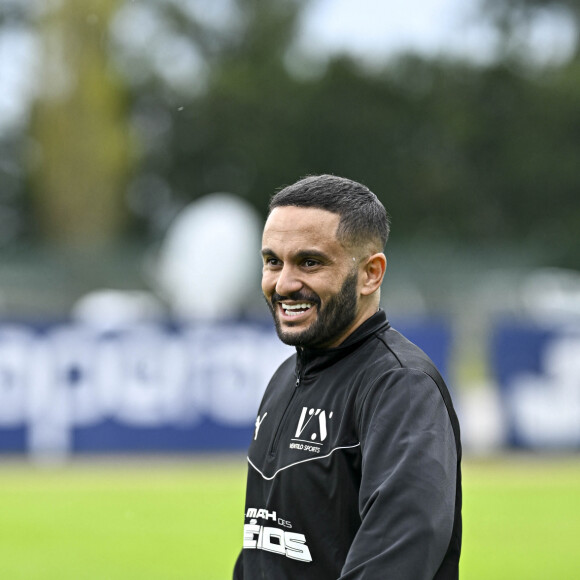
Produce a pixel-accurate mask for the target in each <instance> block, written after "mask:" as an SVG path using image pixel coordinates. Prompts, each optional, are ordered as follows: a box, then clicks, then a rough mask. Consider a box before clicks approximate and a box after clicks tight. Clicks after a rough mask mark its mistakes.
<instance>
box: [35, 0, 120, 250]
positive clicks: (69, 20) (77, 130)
mask: <svg viewBox="0 0 580 580" xmlns="http://www.w3.org/2000/svg"><path fill="white" fill-rule="evenodd" d="M118 4H119V3H118V1H117V0H90V1H88V2H78V1H77V0H63V1H62V2H60V3H55V4H54V6H53V7H52V8H50V9H46V10H45V12H44V15H43V16H42V19H41V22H40V39H41V45H42V62H41V71H40V80H39V89H40V91H39V97H38V99H37V101H36V103H35V106H34V111H33V115H32V122H31V133H32V135H33V138H34V141H35V148H33V149H32V150H31V157H30V161H31V164H32V174H31V178H32V179H31V195H32V199H33V202H34V204H33V207H34V213H35V216H36V218H37V224H38V228H39V230H40V232H41V235H42V236H43V237H44V238H45V239H48V240H51V241H53V242H57V243H62V244H67V245H94V244H97V245H98V244H102V243H106V242H108V241H111V240H113V239H115V238H116V237H117V236H119V235H120V234H121V233H122V232H123V230H124V228H125V225H126V221H127V211H126V205H125V186H126V181H127V178H128V169H129V159H130V153H129V145H130V143H129V132H128V127H127V118H126V104H127V103H126V97H125V91H124V88H123V83H122V82H121V79H119V78H118V77H117V76H116V75H115V73H114V72H113V70H112V68H111V66H110V63H109V58H108V26H109V22H110V19H111V17H112V15H113V14H114V12H115V10H116V8H117V7H118Z"/></svg>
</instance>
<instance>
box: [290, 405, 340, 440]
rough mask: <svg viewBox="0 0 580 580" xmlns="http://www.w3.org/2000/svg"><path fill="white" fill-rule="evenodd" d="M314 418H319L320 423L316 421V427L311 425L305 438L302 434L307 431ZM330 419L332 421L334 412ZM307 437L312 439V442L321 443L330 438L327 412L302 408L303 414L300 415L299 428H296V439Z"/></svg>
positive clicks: (329, 415) (330, 414)
mask: <svg viewBox="0 0 580 580" xmlns="http://www.w3.org/2000/svg"><path fill="white" fill-rule="evenodd" d="M314 417H318V422H316V421H315V423H314V425H310V429H308V432H307V434H306V435H304V436H303V435H302V434H303V433H304V431H306V428H307V427H308V426H309V424H310V422H311V421H312V419H314ZM328 419H332V411H331V412H330V413H329V414H328ZM316 427H318V430H316ZM307 436H309V437H310V441H320V442H321V443H322V441H324V440H325V439H326V437H327V436H328V430H327V415H326V411H323V410H321V409H309V408H308V407H302V413H301V414H300V420H299V421H298V427H297V428H296V433H295V435H294V437H296V439H299V438H302V439H303V438H304V437H307Z"/></svg>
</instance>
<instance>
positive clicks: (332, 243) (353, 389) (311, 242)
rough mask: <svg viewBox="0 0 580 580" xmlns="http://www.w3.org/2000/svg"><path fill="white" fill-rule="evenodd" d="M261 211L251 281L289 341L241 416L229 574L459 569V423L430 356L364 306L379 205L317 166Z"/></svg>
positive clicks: (278, 577) (375, 276) (369, 294)
mask: <svg viewBox="0 0 580 580" xmlns="http://www.w3.org/2000/svg"><path fill="white" fill-rule="evenodd" d="M269 209H270V213H269V216H268V219H267V221H266V224H265V227H264V233H263V247H262V256H263V277H262V290H263V292H264V296H265V298H266V301H267V303H268V306H269V307H270V310H271V311H272V315H273V317H274V322H275V325H276V330H277V332H278V336H279V337H280V339H281V340H282V341H283V342H285V343H287V344H289V345H293V346H296V354H295V355H293V356H292V357H290V358H289V359H288V360H286V361H285V362H284V363H283V364H282V365H281V366H280V367H279V368H278V370H277V371H276V373H275V374H274V376H273V377H272V379H271V381H270V383H269V385H268V387H267V389H266V392H265V394H264V397H263V400H262V403H261V406H260V409H259V412H258V417H257V419H256V428H255V431H254V437H253V441H252V443H251V446H250V450H249V454H248V480H247V494H246V507H245V525H244V540H243V549H242V552H241V554H240V557H239V558H238V560H237V562H236V566H235V570H234V578H235V579H237V580H240V579H245V580H254V579H257V578H265V579H268V580H283V579H290V578H291V579H296V580H310V579H311V580H326V579H329V580H330V579H337V578H340V579H341V580H347V579H349V580H350V579H355V578H357V579H359V578H360V579H362V578H364V579H373V580H378V579H383V578H384V579H387V580H423V579H425V580H427V579H429V580H432V579H437V580H448V579H454V578H458V563H459V554H460V550H461V474H460V459H461V448H460V441H459V425H458V422H457V417H456V415H455V412H454V410H453V406H452V403H451V399H450V397H449V393H448V391H447V388H446V386H445V383H444V382H443V379H442V378H441V376H440V375H439V373H438V372H437V370H436V369H435V367H434V365H433V363H432V362H431V361H430V360H429V358H428V357H427V356H426V355H425V354H424V353H423V352H422V351H421V350H420V349H419V348H418V347H416V346H415V345H413V344H412V343H410V342H409V341H408V340H406V339H405V338H404V337H403V336H402V335H401V334H399V333H398V332H397V331H395V330H394V329H393V328H392V327H391V326H390V325H389V322H388V321H387V318H386V315H385V313H384V312H383V311H382V310H380V308H379V300H380V286H381V282H382V280H383V276H384V274H385V269H386V258H385V255H384V254H383V248H384V245H385V243H386V241H387V237H388V233H389V225H388V217H387V213H386V211H385V208H384V207H383V205H382V204H381V203H380V201H379V200H378V198H377V197H376V196H375V195H374V194H373V193H372V192H371V191H370V190H369V189H367V188H366V187H365V186H363V185H361V184H359V183H356V182H354V181H350V180H348V179H343V178H340V177H334V176H330V175H321V176H315V177H307V178H305V179H303V180H301V181H298V182H297V183H295V184H294V185H291V186H288V187H286V188H285V189H282V190H281V191H279V192H278V193H277V194H276V195H274V197H273V198H272V200H271V202H270V208H269Z"/></svg>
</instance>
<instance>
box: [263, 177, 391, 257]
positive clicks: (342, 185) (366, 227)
mask: <svg viewBox="0 0 580 580" xmlns="http://www.w3.org/2000/svg"><path fill="white" fill-rule="evenodd" d="M283 206H297V207H312V208H317V209H324V210H326V211H330V212H332V213H336V214H338V215H339V216H340V221H339V224H338V229H337V232H336V234H337V237H338V238H339V239H340V240H343V241H347V242H350V243H354V244H365V243H368V242H374V243H380V245H381V248H384V247H385V244H386V243H387V239H388V238H389V230H390V226H389V216H388V214H387V210H386V209H385V206H384V205H383V204H382V203H381V202H380V200H379V198H378V197H377V196H376V195H375V194H374V193H373V192H372V191H371V190H370V189H369V188H368V187H366V186H365V185H362V184H361V183H358V182H357V181H352V180H351V179H347V178H345V177H337V176H335V175H310V176H308V177H305V178H303V179H301V180H299V181H297V182H296V183H294V184H292V185H288V186H287V187H284V188H283V189H281V190H280V191H278V192H277V193H275V194H274V195H273V196H272V198H271V199H270V204H269V206H268V213H270V212H272V210H274V209H275V208H277V207H283Z"/></svg>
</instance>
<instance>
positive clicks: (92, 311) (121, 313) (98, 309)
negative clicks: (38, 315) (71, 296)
mask: <svg viewBox="0 0 580 580" xmlns="http://www.w3.org/2000/svg"><path fill="white" fill-rule="evenodd" d="M71 315H72V317H73V319H74V320H75V321H77V322H82V323H83V324H86V325H88V326H91V327H93V328H96V329H97V330H100V331H107V330H118V329H121V328H126V327H129V326H132V325H134V324H135V323H139V322H151V321H159V320H162V319H163V318H164V311H163V307H162V305H161V303H160V302H159V300H157V298H155V297H154V296H153V295H152V294H150V293H149V292H143V291H140V290H131V291H127V290H112V289H104V290H95V291H93V292H89V293H88V294H86V295H85V296H83V297H82V298H80V299H79V300H78V301H77V302H76V303H75V304H74V306H73V308H72V311H71Z"/></svg>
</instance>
